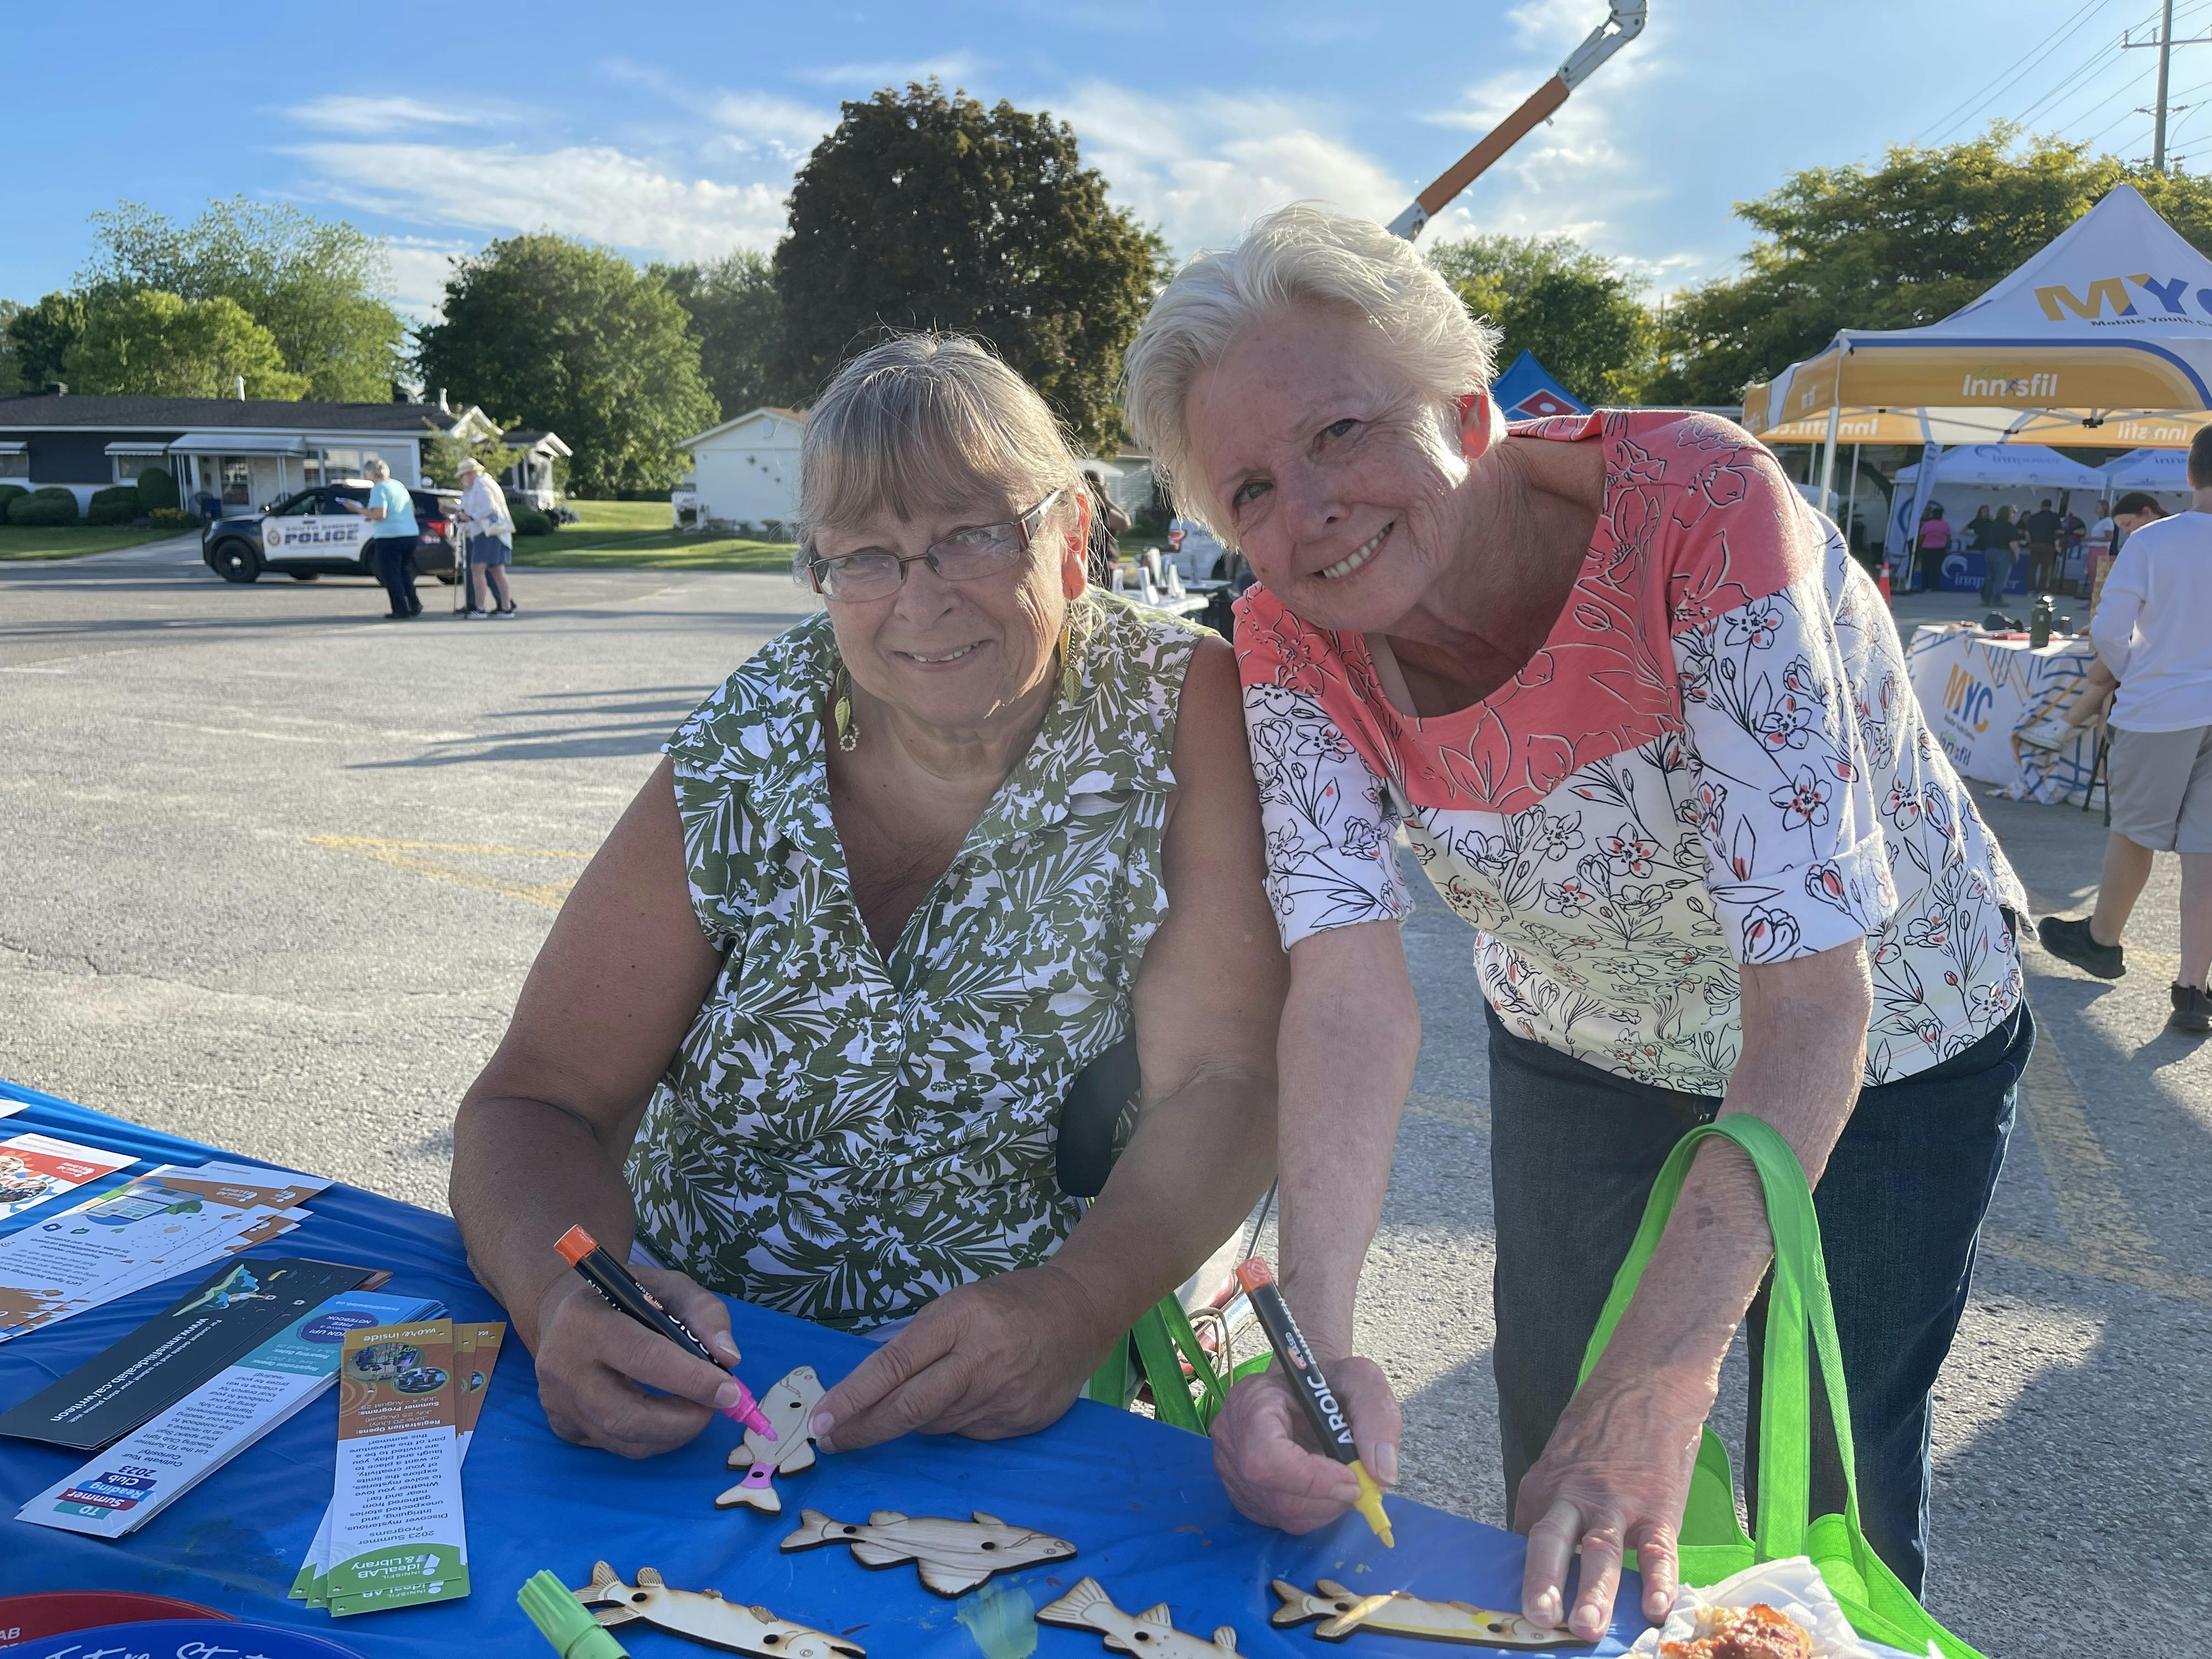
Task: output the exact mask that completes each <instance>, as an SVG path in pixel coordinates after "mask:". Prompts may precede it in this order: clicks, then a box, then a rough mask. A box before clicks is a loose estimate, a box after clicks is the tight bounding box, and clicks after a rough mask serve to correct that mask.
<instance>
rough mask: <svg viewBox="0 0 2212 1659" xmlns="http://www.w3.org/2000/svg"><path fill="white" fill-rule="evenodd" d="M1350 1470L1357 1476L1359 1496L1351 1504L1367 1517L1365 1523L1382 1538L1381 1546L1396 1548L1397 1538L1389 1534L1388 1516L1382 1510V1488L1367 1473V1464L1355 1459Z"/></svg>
mask: <svg viewBox="0 0 2212 1659" xmlns="http://www.w3.org/2000/svg"><path fill="white" fill-rule="evenodd" d="M1352 1474H1356V1475H1358V1477H1359V1496H1358V1498H1354V1499H1353V1500H1352V1507H1353V1508H1354V1509H1356V1510H1358V1511H1359V1512H1360V1514H1361V1515H1363V1516H1365V1517H1366V1518H1367V1524H1368V1525H1369V1526H1370V1527H1372V1528H1375V1535H1376V1537H1377V1538H1379V1539H1381V1540H1382V1541H1383V1548H1385V1549H1390V1550H1395V1549H1396V1548H1397V1547H1398V1541H1397V1540H1396V1539H1395V1538H1394V1537H1392V1536H1391V1534H1390V1517H1389V1516H1388V1515H1385V1514H1384V1513H1383V1488H1382V1487H1380V1486H1376V1484H1375V1477H1374V1476H1373V1475H1371V1474H1368V1473H1367V1466H1366V1465H1365V1464H1364V1463H1362V1462H1359V1461H1358V1460H1357V1459H1354V1460H1353V1462H1352Z"/></svg>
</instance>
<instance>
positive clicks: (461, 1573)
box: [292, 1319, 507, 1619]
mask: <svg viewBox="0 0 2212 1659" xmlns="http://www.w3.org/2000/svg"><path fill="white" fill-rule="evenodd" d="M506 1334H507V1327H506V1326H505V1325H501V1324H487V1325H457V1324H454V1323H453V1322H452V1321H451V1320H445V1319H438V1320H428V1321H423V1322H417V1323H413V1324H396V1325H390V1326H386V1327H382V1328H376V1329H371V1330H356V1331H350V1332H349V1333H347V1334H346V1339H345V1352H344V1355H343V1358H342V1359H341V1360H340V1362H339V1373H340V1387H339V1396H338V1438H337V1476H336V1479H335V1480H334V1482H333V1490H332V1492H331V1503H330V1507H329V1508H328V1509H327V1510H325V1511H324V1513H323V1523H322V1525H321V1527H319V1528H318V1529H317V1530H316V1533H315V1541H314V1543H313V1545H312V1546H310V1547H309V1548H308V1552H307V1560H306V1561H305V1562H304V1563H303V1564H302V1565H301V1568H300V1572H299V1576H298V1577H296V1578H295V1579H294V1580H293V1581H292V1596H293V1599H295V1601H306V1602H307V1605H308V1606H310V1607H328V1608H329V1609H330V1611H331V1617H332V1618H334V1619H343V1618H345V1617H347V1616H349V1615H350V1614H353V1613H374V1612H376V1611H378V1610H380V1609H381V1608H385V1607H416V1606H420V1605H421V1604H422V1603H423V1602H426V1601H457V1600H459V1598H460V1597H462V1596H465V1595H467V1594H468V1593H469V1540H468V1528H467V1525H466V1523H465V1520H464V1518H463V1516H462V1511H461V1463H462V1461H463V1460H464V1459H465V1458H466V1457H467V1455H468V1450H469V1442H470V1440H471V1438H472V1437H474V1435H475V1433H476V1425H477V1416H478V1414H479V1413H482V1411H483V1402H484V1396H485V1394H486V1391H487V1388H488V1385H489V1383H490V1381H491V1373H492V1367H493V1366H494V1364H496V1363H497V1361H498V1358H499V1347H500V1343H501V1340H502V1339H504V1337H505V1336H506Z"/></svg>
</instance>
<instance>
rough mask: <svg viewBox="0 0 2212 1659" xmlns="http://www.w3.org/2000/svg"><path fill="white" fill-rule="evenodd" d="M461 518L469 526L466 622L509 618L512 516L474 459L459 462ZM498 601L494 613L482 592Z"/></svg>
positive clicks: (503, 496) (504, 496) (496, 485)
mask: <svg viewBox="0 0 2212 1659" xmlns="http://www.w3.org/2000/svg"><path fill="white" fill-rule="evenodd" d="M459 477H460V483H461V518H462V520H463V521H464V522H465V523H466V524H467V526H468V538H469V618H470V620H471V621H472V622H481V621H482V620H483V618H485V617H490V616H495V615H496V616H501V617H512V616H513V614H514V595H513V593H512V592H509V591H508V589H507V565H508V563H509V562H512V561H513V557H514V515H513V513H509V512H508V511H507V492H506V491H505V490H504V489H501V488H500V487H499V481H498V480H497V479H496V478H495V477H492V476H491V474H490V473H489V472H487V471H485V470H484V469H483V466H482V465H479V464H478V463H477V459H476V458H475V457H474V456H471V457H469V458H468V459H465V460H463V461H462V463H461V465H460V467H459ZM487 587H489V588H490V590H491V591H492V592H493V593H494V594H495V596H497V598H498V599H499V609H498V610H497V611H491V610H488V609H487V608H486V607H485V605H484V589H485V588H487Z"/></svg>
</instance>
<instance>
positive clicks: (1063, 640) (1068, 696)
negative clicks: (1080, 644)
mask: <svg viewBox="0 0 2212 1659" xmlns="http://www.w3.org/2000/svg"><path fill="white" fill-rule="evenodd" d="M1082 689H1083V676H1082V675H1080V674H1079V673H1078V672H1077V671H1076V668H1075V607H1074V606H1073V605H1070V606H1068V607H1067V621H1066V624H1065V625H1064V626H1063V627H1062V628H1061V629H1060V701H1061V702H1074V701H1075V694H1076V693H1077V692H1078V691H1079V690H1082Z"/></svg>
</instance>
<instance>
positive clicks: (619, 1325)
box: [533, 1267, 738, 1457]
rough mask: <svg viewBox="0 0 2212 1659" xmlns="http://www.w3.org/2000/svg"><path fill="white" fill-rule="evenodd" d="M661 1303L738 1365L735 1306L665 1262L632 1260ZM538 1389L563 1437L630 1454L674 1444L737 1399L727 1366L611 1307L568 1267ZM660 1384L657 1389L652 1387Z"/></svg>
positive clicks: (543, 1321)
mask: <svg viewBox="0 0 2212 1659" xmlns="http://www.w3.org/2000/svg"><path fill="white" fill-rule="evenodd" d="M631 1271H632V1272H633V1273H635V1274H636V1275H637V1278H638V1280H639V1282H640V1283H641V1284H642V1285H644V1286H645V1288H646V1289H647V1290H648V1291H652V1292H653V1295H654V1296H655V1297H658V1298H659V1301H660V1304H661V1305H662V1306H663V1307H665V1308H666V1309H667V1310H669V1312H671V1313H672V1314H674V1315H675V1316H677V1317H678V1319H680V1320H682V1321H683V1322H684V1323H685V1324H687V1325H689V1326H690V1328H692V1330H693V1331H695V1332H696V1333H697V1334H698V1337H699V1340H701V1341H702V1342H703V1343H705V1344H706V1345H707V1351H708V1352H709V1353H712V1354H714V1355H715V1356H717V1357H718V1358H720V1359H721V1360H723V1361H724V1362H725V1364H731V1365H734V1364H737V1363H738V1345H737V1343H736V1341H735V1340H733V1339H732V1337H731V1335H730V1310H729V1309H728V1308H727V1307H726V1306H724V1305H723V1302H722V1298H721V1297H719V1296H716V1295H715V1294H714V1292H713V1291H709V1290H707V1289H706V1288H705V1287H703V1286H702V1285H698V1284H696V1283H695V1282H694V1281H693V1280H691V1279H687V1278H685V1277H684V1275H683V1274H682V1273H671V1272H669V1271H667V1270H666V1269H665V1268H660V1267H633V1268H632V1269H631ZM533 1357H534V1358H536V1360H537V1362H538V1399H539V1400H540V1401H542V1402H543V1403H544V1407H545V1420H546V1421H547V1422H548V1423H550V1424H551V1425H552V1427H553V1432H554V1433H556V1434H557V1435H559V1436H560V1437H562V1439H563V1440H572V1441H574V1442H575V1443H577V1444H578V1445H580V1446H599V1447H604V1448H605V1449H606V1450H608V1451H611V1452H618V1453H620V1454H621V1455H623V1456H624V1457H652V1456H654V1455H657V1454H659V1453H661V1452H665V1451H672V1450H674V1449H676V1448H677V1447H678V1446H680V1445H683V1444H684V1443H685V1442H687V1441H689V1440H690V1438H691V1437H693V1436H694V1435H696V1434H697V1433H698V1432H699V1431H700V1430H702V1429H703V1428H705V1427H706V1426H707V1425H708V1423H709V1422H710V1421H712V1420H713V1419H714V1413H716V1412H717V1411H719V1410H720V1409H721V1408H722V1407H726V1406H730V1405H733V1404H735V1403H736V1401H737V1389H738V1384H737V1381H736V1379H735V1378H733V1377H732V1376H731V1375H730V1374H729V1372H727V1371H726V1370H722V1369H720V1367H718V1366H714V1365H710V1364H708V1363H707V1362H706V1361H705V1360H703V1359H702V1358H699V1357H698V1356H697V1355H696V1354H694V1353H691V1352H689V1351H688V1350H686V1349H684V1348H681V1347H678V1346H677V1345H676V1344H675V1343H673V1342H671V1341H670V1340H668V1339H667V1338H666V1337H665V1336H663V1335H661V1334H659V1332H657V1331H652V1330H648V1329H647V1328H645V1327H644V1326H642V1325H641V1324H639V1323H638V1322H636V1321H635V1320H634V1319H632V1318H630V1317H629V1316H628V1315H627V1314H622V1313H617V1312H616V1311H615V1310H614V1309H612V1308H611V1307H609V1306H608V1305H607V1304H606V1303H605V1300H604V1299H602V1298H601V1297H600V1296H599V1292H598V1291H594V1290H593V1289H592V1287H591V1286H590V1285H587V1284H586V1283H585V1282H584V1281H583V1280H582V1279H579V1278H577V1277H575V1276H574V1274H570V1273H563V1274H562V1276H561V1278H560V1279H559V1280H558V1281H557V1282H556V1283H555V1285H553V1286H552V1288H551V1289H550V1290H549V1291H546V1293H545V1300H544V1303H543V1304H540V1306H539V1309H538V1340H537V1343H536V1345H535V1347H534V1351H533ZM648 1389H657V1390H659V1392H658V1393H648V1392H647V1390H648Z"/></svg>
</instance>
